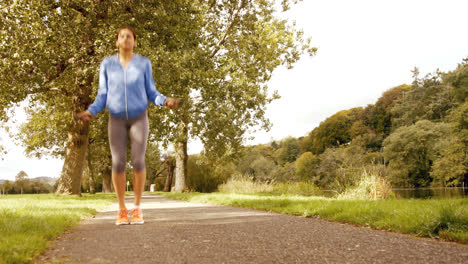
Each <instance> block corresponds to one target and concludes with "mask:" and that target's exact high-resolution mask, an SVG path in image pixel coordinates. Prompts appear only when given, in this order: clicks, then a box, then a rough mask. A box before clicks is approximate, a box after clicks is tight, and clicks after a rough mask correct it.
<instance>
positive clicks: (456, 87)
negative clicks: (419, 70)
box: [444, 57, 468, 103]
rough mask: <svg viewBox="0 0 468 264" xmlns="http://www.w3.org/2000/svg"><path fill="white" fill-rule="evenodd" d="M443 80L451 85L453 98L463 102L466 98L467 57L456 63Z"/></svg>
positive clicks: (467, 83) (467, 79) (467, 88)
mask: <svg viewBox="0 0 468 264" xmlns="http://www.w3.org/2000/svg"><path fill="white" fill-rule="evenodd" d="M444 81H445V82H446V83H448V84H449V85H450V86H451V87H452V94H453V97H454V100H455V101H456V102H459V103H463V102H465V101H466V98H468V57H467V58H465V59H463V62H462V63H460V64H458V67H457V69H456V70H454V71H452V72H449V73H447V74H446V75H445V76H444Z"/></svg>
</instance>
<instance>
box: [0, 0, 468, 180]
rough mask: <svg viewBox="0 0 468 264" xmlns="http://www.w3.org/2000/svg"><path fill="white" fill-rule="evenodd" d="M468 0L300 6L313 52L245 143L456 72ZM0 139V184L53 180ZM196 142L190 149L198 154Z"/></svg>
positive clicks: (463, 49)
mask: <svg viewBox="0 0 468 264" xmlns="http://www.w3.org/2000/svg"><path fill="white" fill-rule="evenodd" d="M467 10H468V1H466V0H444V1H442V0H439V1H430V0H426V1H423V0H406V1H403V0H392V1H375V0H374V1H364V0H354V1H346V0H320V1H318V0H317V1H316V0H304V1H303V2H301V3H299V4H297V5H295V6H293V7H292V9H291V10H290V11H289V12H288V13H287V14H286V17H287V18H288V19H290V20H296V22H297V27H298V28H302V29H303V30H304V32H305V34H306V35H307V36H311V37H312V44H313V46H315V47H317V48H318V52H317V55H316V56H314V57H304V58H302V59H301V61H299V62H298V63H297V64H296V65H295V67H294V68H293V69H291V70H286V69H284V68H278V69H277V70H276V71H275V72H274V74H273V78H272V79H271V80H270V82H269V89H270V90H271V91H273V90H278V92H279V94H280V95H281V99H279V100H276V101H274V102H273V103H272V104H271V105H269V107H268V110H267V113H266V114H267V116H268V117H269V119H270V121H271V123H272V124H273V126H272V129H271V130H270V131H269V132H257V133H255V134H252V136H254V137H255V139H254V140H253V141H248V142H246V143H247V144H260V143H267V142H269V141H271V140H272V139H274V140H279V139H282V138H285V137H287V136H294V137H300V136H304V135H306V134H307V133H308V132H310V131H311V130H312V129H313V128H314V127H316V126H317V125H318V124H319V123H320V122H321V121H323V120H325V119H326V118H327V117H329V116H330V115H332V114H334V113H336V112H337V111H340V110H344V109H349V108H353V107H358V106H366V105H368V104H374V103H375V102H376V101H377V99H378V98H379V97H380V96H381V95H382V93H383V92H384V91H386V90H388V89H390V88H392V87H395V86H398V85H400V84H403V83H407V84H410V83H411V82H412V73H411V70H412V69H413V68H414V67H418V68H419V70H420V72H421V75H422V76H424V75H425V74H427V73H431V72H434V71H435V70H436V69H437V68H439V69H440V70H441V71H450V70H454V69H455V68H456V66H457V64H458V63H461V62H462V59H463V58H466V57H468V34H467V33H466V32H467V29H466V28H467V25H468V17H467V15H466V11H467ZM0 141H2V142H3V144H6V145H7V150H8V151H9V154H8V155H7V156H6V157H5V160H4V161H0V179H10V180H14V176H15V175H16V174H17V173H18V172H19V171H20V170H24V171H26V173H27V174H28V175H29V176H30V177H37V176H52V177H58V176H59V175H60V171H61V168H62V165H63V161H61V160H33V159H26V158H25V157H24V155H23V153H22V151H23V150H22V149H21V148H18V147H15V146H13V145H12V144H11V143H9V141H10V140H9V138H7V137H6V136H5V133H4V132H2V135H1V139H0ZM200 149H201V146H200V144H197V143H191V144H189V153H197V152H199V151H200Z"/></svg>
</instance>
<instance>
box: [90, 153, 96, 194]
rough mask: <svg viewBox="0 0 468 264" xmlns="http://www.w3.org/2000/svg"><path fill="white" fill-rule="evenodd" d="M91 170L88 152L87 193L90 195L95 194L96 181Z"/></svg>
mask: <svg viewBox="0 0 468 264" xmlns="http://www.w3.org/2000/svg"><path fill="white" fill-rule="evenodd" d="M91 168H92V166H91V156H90V155H89V152H88V171H89V192H90V193H92V194H95V193H96V181H95V178H94V173H93V170H92V169H91Z"/></svg>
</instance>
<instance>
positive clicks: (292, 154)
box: [274, 137, 299, 166]
mask: <svg viewBox="0 0 468 264" xmlns="http://www.w3.org/2000/svg"><path fill="white" fill-rule="evenodd" d="M298 154H299V146H298V140H297V139H296V138H293V137H287V138H285V139H283V140H282V141H281V143H280V148H279V149H278V150H276V152H275V154H274V156H275V159H276V161H277V163H278V164H279V165H281V166H283V165H284V164H286V163H288V162H294V161H296V158H297V156H298Z"/></svg>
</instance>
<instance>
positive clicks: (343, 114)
mask: <svg viewBox="0 0 468 264" xmlns="http://www.w3.org/2000/svg"><path fill="white" fill-rule="evenodd" d="M362 113H363V109H362V108H361V107H357V108H353V109H350V110H343V111H339V112H338V113H336V114H334V115H332V116H331V117H329V118H327V119H326V120H325V121H323V122H321V123H320V125H319V126H318V127H316V128H315V129H314V130H312V132H310V134H309V135H308V137H310V139H309V140H308V142H309V145H308V146H306V147H305V150H307V151H310V152H312V153H313V154H316V155H317V154H320V153H323V152H324V151H325V149H326V148H331V147H337V146H340V145H343V144H346V143H349V142H350V141H351V139H352V136H353V135H354V136H358V135H361V134H362V133H363V131H364V130H365V128H364V127H363V125H362V122H361V121H360V120H361V119H362V118H361V115H362ZM355 122H358V123H356V124H355V125H354V127H353V124H354V123H355Z"/></svg>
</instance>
